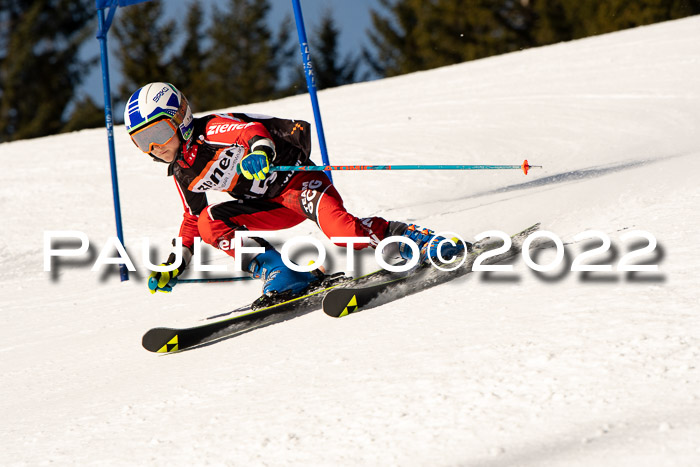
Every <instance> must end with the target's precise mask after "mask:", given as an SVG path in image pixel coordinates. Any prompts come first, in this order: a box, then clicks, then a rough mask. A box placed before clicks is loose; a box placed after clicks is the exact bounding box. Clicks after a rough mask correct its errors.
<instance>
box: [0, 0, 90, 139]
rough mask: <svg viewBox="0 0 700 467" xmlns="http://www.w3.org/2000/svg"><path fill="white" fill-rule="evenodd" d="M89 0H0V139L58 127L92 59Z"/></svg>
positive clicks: (44, 132) (50, 131)
mask: <svg viewBox="0 0 700 467" xmlns="http://www.w3.org/2000/svg"><path fill="white" fill-rule="evenodd" d="M92 4H93V3H92V1H91V0H70V1H69V0H33V1H31V2H29V1H26V0H25V1H22V0H0V97H1V99H0V141H9V140H13V139H22V138H33V137H37V136H43V135H49V134H54V133H57V132H58V131H60V129H61V127H62V125H63V122H62V121H63V118H64V113H65V111H66V108H67V107H68V106H69V104H70V102H71V100H72V99H73V96H74V94H75V90H76V88H77V87H78V86H79V85H80V84H81V82H82V81H83V78H84V76H85V74H86V72H87V70H88V69H89V67H90V66H91V65H92V64H94V63H95V62H96V61H95V59H88V60H82V59H80V57H79V55H78V52H79V49H80V46H81V44H83V42H85V41H86V40H88V39H89V38H92V37H94V25H93V20H94V10H92V11H91V9H90V8H89V7H90V5H92Z"/></svg>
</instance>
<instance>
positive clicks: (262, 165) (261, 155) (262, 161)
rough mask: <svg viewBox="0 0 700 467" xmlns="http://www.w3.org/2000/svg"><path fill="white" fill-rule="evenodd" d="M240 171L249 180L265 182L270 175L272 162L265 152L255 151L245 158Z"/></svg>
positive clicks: (240, 165)
mask: <svg viewBox="0 0 700 467" xmlns="http://www.w3.org/2000/svg"><path fill="white" fill-rule="evenodd" d="M239 169H240V173H241V174H242V175H243V176H244V177H245V178H247V179H248V180H253V179H255V180H265V179H266V178H267V174H268V173H270V162H268V160H267V154H266V153H265V151H253V152H251V153H250V154H248V155H247V156H245V157H244V158H243V160H242V161H241V163H240V164H239Z"/></svg>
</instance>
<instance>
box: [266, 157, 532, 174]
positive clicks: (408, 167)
mask: <svg viewBox="0 0 700 467" xmlns="http://www.w3.org/2000/svg"><path fill="white" fill-rule="evenodd" d="M533 167H538V168H542V166H541V165H530V164H529V163H528V162H527V160H525V162H523V163H522V164H521V165H299V166H297V165H278V166H274V167H270V171H271V172H303V171H317V172H321V171H329V170H509V169H520V170H522V171H523V172H524V173H525V175H527V173H528V171H529V170H530V169H531V168H533Z"/></svg>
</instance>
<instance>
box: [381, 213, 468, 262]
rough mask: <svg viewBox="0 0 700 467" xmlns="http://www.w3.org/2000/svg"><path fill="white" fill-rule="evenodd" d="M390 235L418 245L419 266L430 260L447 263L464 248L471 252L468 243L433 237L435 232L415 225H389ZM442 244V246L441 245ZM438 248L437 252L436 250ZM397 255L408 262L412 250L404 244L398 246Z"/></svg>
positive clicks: (398, 223) (396, 223) (393, 223)
mask: <svg viewBox="0 0 700 467" xmlns="http://www.w3.org/2000/svg"><path fill="white" fill-rule="evenodd" d="M389 232H390V235H398V236H403V237H407V238H409V239H410V240H413V242H414V243H415V244H416V245H418V249H419V250H420V256H419V258H418V264H419V265H425V264H428V263H429V261H430V259H433V260H438V261H439V260H440V257H442V259H443V260H444V261H449V260H451V259H452V258H454V257H456V256H458V255H460V254H461V253H462V252H463V251H464V248H465V244H466V248H467V251H471V249H472V244H471V243H469V242H464V243H462V242H461V241H459V240H456V239H453V240H448V239H446V238H445V237H438V236H435V232H433V231H432V230H430V229H424V228H421V227H420V226H418V225H416V224H404V223H403V222H390V223H389ZM441 242H442V244H441ZM438 248H439V250H438ZM438 251H439V253H440V256H438ZM399 255H400V256H401V258H402V259H405V260H406V261H410V260H411V259H412V258H413V250H412V249H411V247H410V246H409V245H407V244H405V243H401V244H400V246H399Z"/></svg>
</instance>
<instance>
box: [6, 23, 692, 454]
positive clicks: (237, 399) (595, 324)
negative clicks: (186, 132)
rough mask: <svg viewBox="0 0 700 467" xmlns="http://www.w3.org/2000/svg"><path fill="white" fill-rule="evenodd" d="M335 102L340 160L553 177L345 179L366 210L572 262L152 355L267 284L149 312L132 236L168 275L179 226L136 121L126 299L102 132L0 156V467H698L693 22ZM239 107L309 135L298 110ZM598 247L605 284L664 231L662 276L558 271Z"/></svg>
mask: <svg viewBox="0 0 700 467" xmlns="http://www.w3.org/2000/svg"><path fill="white" fill-rule="evenodd" d="M320 100H321V105H322V110H323V115H324V123H325V126H326V131H327V139H328V143H329V147H330V150H331V159H332V161H333V162H334V163H338V164H356V163H365V164H372V163H388V164H399V163H401V164H414V163H462V164H482V163H485V164H519V163H520V162H521V161H522V159H524V158H528V159H529V160H530V162H531V163H533V164H541V165H543V166H544V168H543V169H540V170H537V171H534V170H533V172H531V174H530V175H528V176H527V177H526V176H524V175H523V174H522V173H520V172H518V171H508V172H496V171H492V172H487V171H484V172H463V173H456V172H429V173H419V172H364V173H336V174H334V176H335V180H336V184H337V186H338V187H339V189H340V191H341V193H342V194H343V196H344V197H345V200H346V204H347V206H348V208H349V209H350V210H351V211H352V212H354V213H356V214H358V215H362V216H367V215H374V214H377V215H381V216H384V217H385V218H388V219H397V220H411V221H417V222H419V223H421V224H423V225H426V226H429V227H431V228H434V229H438V230H439V229H449V230H453V231H457V232H460V233H461V234H463V235H464V236H465V237H473V236H474V235H477V234H478V233H480V232H482V231H484V230H491V229H498V230H503V231H506V232H513V231H515V230H519V229H521V228H523V227H526V226H528V225H530V224H532V223H534V222H537V221H541V222H542V223H543V228H545V229H547V230H549V231H551V232H553V233H555V234H556V235H557V236H559V237H561V238H562V239H563V240H564V241H565V242H567V243H571V244H570V245H568V246H567V252H568V255H567V259H566V261H565V263H564V266H562V267H561V268H558V269H557V270H555V271H552V272H549V273H541V274H540V273H535V272H534V271H532V270H531V269H529V268H528V267H527V266H526V265H525V264H524V263H523V261H522V260H519V261H516V262H515V263H514V265H515V271H514V272H512V273H505V274H504V273H501V274H484V273H475V274H472V275H470V276H467V277H465V278H463V279H461V280H458V281H456V282H454V283H451V284H447V285H444V286H440V287H437V288H435V289H432V290H429V291H426V292H423V293H420V294H417V295H413V296H410V297H408V298H405V299H402V300H398V301H396V302H394V303H392V304H389V305H385V306H381V307H378V308H375V309H372V310H367V311H365V312H363V313H359V314H357V315H352V316H349V317H347V318H343V319H341V320H333V319H330V318H328V317H326V316H325V315H323V314H322V313H320V312H315V313H309V314H306V315H303V316H301V317H298V318H295V319H293V320H290V321H287V322H285V323H280V324H276V325H273V326H268V327H265V328H262V329H258V330H256V331H254V332H250V333H247V334H244V335H241V336H238V337H235V338H233V339H228V340H224V341H221V342H219V343H217V344H215V345H211V346H207V347H204V348H201V349H197V350H195V351H192V352H184V353H181V354H174V355H167V356H157V355H154V354H150V353H148V352H146V351H144V350H143V349H142V348H141V346H140V338H141V335H142V334H143V333H144V332H145V331H146V330H147V329H149V328H150V327H153V326H158V325H188V324H193V323H196V322H197V321H198V320H199V319H201V318H204V317H206V316H209V315H212V314H216V313H219V312H223V311H226V310H229V309H231V308H232V307H233V306H235V305H239V304H241V303H245V302H246V301H248V300H250V299H252V298H254V297H256V296H257V294H258V293H259V285H258V284H257V283H247V284H236V285H231V284H203V285H189V284H188V285H184V284H183V285H179V286H178V287H177V288H176V289H175V291H174V293H172V294H168V295H165V294H157V295H154V296H152V295H150V294H148V293H147V291H146V285H145V283H144V280H143V279H144V277H146V276H147V274H146V273H145V272H144V268H143V267H142V266H141V265H142V264H143V263H142V261H141V246H142V243H143V239H144V238H148V239H150V242H151V245H152V246H153V249H154V250H157V252H154V253H153V254H152V258H153V260H154V261H155V260H156V259H157V258H160V257H163V256H165V254H166V247H167V242H168V241H169V239H170V238H172V236H174V235H175V234H176V233H177V228H178V225H179V219H180V216H181V205H180V201H179V199H178V197H177V195H176V194H175V191H174V189H173V187H172V181H171V180H169V179H168V178H166V177H165V176H164V175H163V166H161V165H155V164H153V163H152V162H151V161H150V160H149V159H148V158H145V157H143V156H142V155H141V154H140V153H139V152H138V150H136V148H135V147H133V145H132V144H131V142H130V141H129V139H128V137H127V135H126V134H125V132H124V131H123V128H121V127H118V128H116V131H115V136H116V144H117V151H118V157H119V177H120V188H121V201H122V210H123V217H124V223H125V237H126V243H127V245H126V246H127V249H128V251H129V253H130V256H131V258H132V260H133V261H134V262H135V263H136V264H137V267H138V268H139V271H138V272H137V273H132V275H131V277H132V280H130V281H129V282H127V283H120V282H119V280H118V277H117V275H116V274H115V271H114V270H113V269H112V268H109V267H106V268H102V269H101V270H100V271H98V272H92V271H91V270H90V268H91V266H92V264H93V262H94V261H95V258H96V256H97V254H98V253H99V252H100V249H101V248H102V247H103V246H104V245H105V244H107V242H108V238H109V237H111V236H113V235H114V230H115V229H114V220H113V212H112V200H111V191H110V179H109V165H108V156H107V149H106V144H105V132H104V130H103V129H97V130H88V131H82V132H77V133H71V134H65V135H58V136H52V137H47V138H41V139H35V140H26V141H19V142H14V143H9V144H2V145H0V161H1V162H2V167H3V170H2V172H0V200H1V204H0V206H2V218H3V227H2V235H1V236H0V258H1V267H0V281H1V282H0V287H2V290H1V292H2V300H1V301H0V307H1V311H0V317H1V319H2V321H1V323H0V375H2V384H1V385H0V394H1V397H0V413H2V417H1V421H0V452H1V453H2V460H1V461H0V463H2V464H7V465H22V464H31V465H34V464H48V463H57V464H84V463H86V462H89V463H94V464H107V465H114V464H116V465H124V464H145V465H165V464H166V463H169V462H170V463H177V464H186V463H193V464H205V463H206V464H231V465H249V464H253V465H259V464H267V465H278V464H292V465H301V464H304V465H306V464H312V465H367V464H369V465H480V466H489V467H491V466H494V467H495V466H502V465H503V466H505V465H524V466H563V465H566V466H571V465H610V466H613V465H614V466H621V465H630V466H632V465H634V466H637V465H654V466H658V465H674V466H678V465H688V466H690V465H698V464H700V447H699V446H700V444H698V441H697V440H698V439H700V368H699V366H700V365H699V364H698V360H699V358H700V318H698V312H699V311H700V306H699V305H698V302H700V293H698V285H699V284H698V274H699V273H700V267H699V265H700V253H699V252H698V249H697V247H696V245H697V241H698V233H697V232H698V229H700V219H699V217H698V208H699V207H700V188H699V187H698V183H697V177H698V175H697V174H698V173H700V145H699V139H698V134H700V133H699V131H698V130H699V129H700V17H694V18H689V19H685V20H680V21H674V22H668V23H664V24H660V25H655V26H650V27H644V28H638V29H635V30H630V31H625V32H620V33H616V34H610V35H606V36H600V37H596V38H591V39H586V40H581V41H576V42H572V43H567V44H559V45H555V46H551V47H546V48H541V49H537V50H528V51H525V52H520V53H515V54H510V55H506V56H500V57H495V58H491V59H487V60H481V61H477V62H472V63H467V64H462V65H457V66H451V67H446V68H442V69H438V70H434V71H429V72H423V73H415V74H412V75H407V76H402V77H398V78H393V79H385V80H381V81H377V82H371V83H364V84H357V85H352V86H346V87H343V88H338V89H334V90H328V91H324V92H322V93H321V95H320ZM238 110H248V111H255V112H259V113H266V114H273V115H280V116H289V117H295V118H303V119H307V120H309V121H311V120H312V115H311V109H310V106H309V104H308V100H307V98H306V97H305V96H299V97H294V98H289V99H284V100H280V101H275V102H266V103H261V104H258V105H251V106H246V107H244V108H239V109H238ZM316 159H317V160H318V159H320V157H318V156H316ZM588 229H596V230H600V231H603V232H605V233H607V234H608V235H609V236H610V237H611V239H612V242H613V247H614V252H613V254H602V255H598V256H596V257H595V260H596V261H597V262H599V263H607V264H613V265H614V264H616V263H617V261H618V260H619V258H620V257H621V256H622V255H624V254H625V253H626V252H627V251H628V250H629V249H630V248H631V243H634V242H630V241H623V240H622V239H621V238H620V236H621V235H622V234H623V233H625V232H627V231H629V230H645V231H648V232H650V233H651V234H652V235H653V236H654V237H655V238H656V239H657V240H658V246H657V248H656V249H655V250H654V252H653V253H651V254H648V255H645V256H644V257H643V258H641V259H642V262H646V263H656V264H658V265H659V271H658V272H657V273H637V274H632V275H630V274H627V273H623V272H610V273H587V274H585V273H574V272H571V271H568V272H567V270H566V266H570V265H571V261H572V260H573V258H574V257H575V256H576V255H578V254H579V252H581V251H583V249H591V248H593V247H595V246H597V245H598V244H599V243H600V242H598V243H595V242H574V241H573V238H574V236H576V234H578V233H579V232H582V231H585V230H588ZM49 230H80V231H84V232H85V233H86V234H87V235H88V236H89V238H90V241H91V248H90V251H89V254H87V255H84V256H82V257H80V258H74V259H71V258H66V259H61V260H59V261H58V262H57V264H55V265H54V266H55V267H54V271H52V272H44V271H43V267H42V266H43V235H44V232H45V231H49ZM306 234H313V235H315V236H317V237H319V238H321V235H320V234H319V233H318V232H317V230H316V228H315V227H314V226H313V225H312V224H310V223H304V224H302V225H300V226H298V227H296V228H294V229H291V230H290V231H288V232H286V233H285V235H287V236H289V237H291V236H295V235H306ZM642 245H643V243H642ZM66 246H69V245H66ZM329 248H330V246H329ZM334 251H335V252H336V254H335V258H334V259H335V262H334V263H333V264H334V265H335V267H336V268H341V267H342V265H343V263H342V256H338V254H337V250H334ZM207 252H208V254H209V255H210V260H211V262H212V263H214V264H219V265H229V267H231V268H232V264H231V262H230V261H229V260H228V259H227V258H225V257H224V256H223V255H221V254H220V253H219V252H216V251H214V250H208V251H207ZM552 256H553V254H552V252H551V251H548V252H547V253H546V254H544V255H541V256H538V261H539V262H540V263H542V264H544V263H546V262H548V261H549V260H550V259H551V258H552ZM371 261H372V259H371V255H364V256H363V257H362V258H361V264H360V266H359V269H360V270H362V269H366V268H369V267H371V266H372V264H371ZM338 265H339V266H338Z"/></svg>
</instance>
